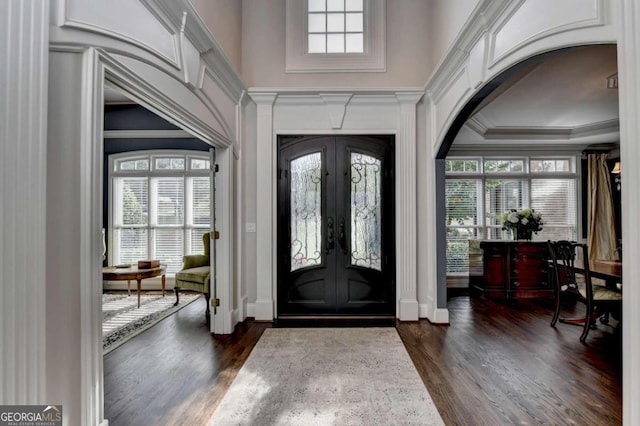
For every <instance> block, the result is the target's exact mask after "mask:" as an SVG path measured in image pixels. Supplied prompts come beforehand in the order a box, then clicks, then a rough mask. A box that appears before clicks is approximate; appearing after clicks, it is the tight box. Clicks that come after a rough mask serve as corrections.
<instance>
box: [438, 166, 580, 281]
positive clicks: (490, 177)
mask: <svg viewBox="0 0 640 426" xmlns="http://www.w3.org/2000/svg"><path fill="white" fill-rule="evenodd" d="M445 173H446V181H445V198H446V218H445V220H446V229H447V274H448V275H466V274H468V267H469V266H468V265H469V264H468V256H469V252H468V248H469V242H468V240H469V239H510V238H511V235H510V234H509V233H508V232H506V231H503V230H502V219H501V215H502V214H503V213H504V212H506V211H508V210H510V209H522V208H525V207H529V208H533V209H535V210H536V211H538V212H540V213H541V214H542V219H543V222H544V224H543V230H542V231H540V232H538V234H537V235H535V234H534V235H533V239H534V240H541V241H546V240H548V239H567V240H576V239H577V218H578V202H577V192H578V177H579V176H578V174H577V173H576V172H575V158H573V157H564V158H535V159H528V158H526V157H519V158H513V159H509V158H500V159H483V158H466V157H458V158H453V159H447V160H446V161H445Z"/></svg>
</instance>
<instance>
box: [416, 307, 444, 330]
mask: <svg viewBox="0 0 640 426" xmlns="http://www.w3.org/2000/svg"><path fill="white" fill-rule="evenodd" d="M431 311H432V310H431V309H430V307H429V305H428V304H426V303H421V304H420V318H425V319H427V320H429V322H430V323H431V324H439V325H448V324H449V310H448V309H447V308H436V309H435V312H434V314H433V315H431Z"/></svg>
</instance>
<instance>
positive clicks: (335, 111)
mask: <svg viewBox="0 0 640 426" xmlns="http://www.w3.org/2000/svg"><path fill="white" fill-rule="evenodd" d="M319 96H320V98H322V100H323V101H324V103H325V105H326V106H327V112H328V113H329V117H330V118H331V127H332V128H333V129H339V128H341V127H342V121H343V120H344V114H345V112H346V111H347V104H348V103H349V100H350V99H351V97H352V96H353V95H352V94H350V93H345V94H339V93H320V95H319Z"/></svg>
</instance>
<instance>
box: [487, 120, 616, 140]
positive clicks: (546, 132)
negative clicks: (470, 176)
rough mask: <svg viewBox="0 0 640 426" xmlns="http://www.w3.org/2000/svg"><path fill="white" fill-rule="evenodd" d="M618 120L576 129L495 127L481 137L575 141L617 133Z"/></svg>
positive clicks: (489, 138)
mask: <svg viewBox="0 0 640 426" xmlns="http://www.w3.org/2000/svg"><path fill="white" fill-rule="evenodd" d="M619 128H620V121H619V120H609V121H603V122H600V123H593V124H586V125H584V126H578V127H573V128H569V127H538V128H535V127H529V128H525V127H521V128H518V127H496V128H493V129H487V130H486V131H485V132H484V134H483V135H482V136H484V138H485V139H488V140H491V139H529V140H531V139H576V138H580V137H585V136H594V135H601V134H610V133H615V132H618V130H619Z"/></svg>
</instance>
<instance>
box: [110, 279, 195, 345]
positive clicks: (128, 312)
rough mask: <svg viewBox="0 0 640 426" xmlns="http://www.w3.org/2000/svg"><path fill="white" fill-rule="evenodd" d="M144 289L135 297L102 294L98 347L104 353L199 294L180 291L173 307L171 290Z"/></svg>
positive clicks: (120, 294) (182, 306) (134, 294)
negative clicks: (176, 303) (100, 332)
mask: <svg viewBox="0 0 640 426" xmlns="http://www.w3.org/2000/svg"><path fill="white" fill-rule="evenodd" d="M165 294H166V295H165V297H162V293H161V292H147V293H145V294H142V295H141V296H140V307H139V308H138V296H137V295H136V293H135V292H132V293H131V296H127V294H126V293H117V294H103V295H102V350H103V354H104V355H106V354H108V353H109V352H110V351H112V350H114V349H115V348H117V347H118V346H120V345H122V344H123V343H124V342H126V341H127V340H129V339H131V338H132V337H134V336H136V335H138V334H140V333H142V332H143V331H144V330H146V329H148V328H149V327H151V326H153V325H154V324H156V323H158V322H159V321H160V320H161V319H163V318H166V317H167V316H169V315H171V314H173V313H174V312H176V311H178V310H180V309H182V308H184V307H185V306H187V305H188V304H190V303H192V302H193V301H195V300H196V299H198V298H199V297H200V294H198V293H183V292H180V304H179V305H178V306H173V304H174V303H175V301H176V297H175V295H174V294H173V292H167V293H165Z"/></svg>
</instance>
